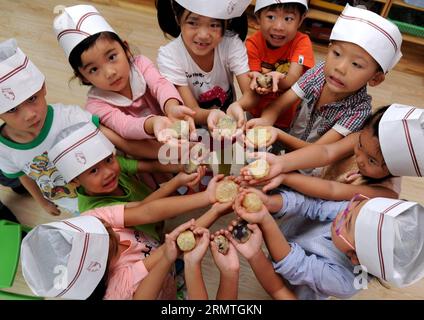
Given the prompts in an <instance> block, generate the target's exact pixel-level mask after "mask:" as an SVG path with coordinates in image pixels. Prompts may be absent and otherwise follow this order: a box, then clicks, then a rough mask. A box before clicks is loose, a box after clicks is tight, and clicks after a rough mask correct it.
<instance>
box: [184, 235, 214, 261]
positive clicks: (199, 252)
mask: <svg viewBox="0 0 424 320" xmlns="http://www.w3.org/2000/svg"><path fill="white" fill-rule="evenodd" d="M193 233H194V235H195V237H196V246H195V247H194V249H193V250H191V251H188V252H184V261H185V262H186V263H190V264H192V265H197V264H200V263H201V262H202V260H203V257H204V256H205V254H206V251H207V250H208V246H209V236H210V235H209V230H208V229H206V228H202V227H197V228H196V229H194V230H193Z"/></svg>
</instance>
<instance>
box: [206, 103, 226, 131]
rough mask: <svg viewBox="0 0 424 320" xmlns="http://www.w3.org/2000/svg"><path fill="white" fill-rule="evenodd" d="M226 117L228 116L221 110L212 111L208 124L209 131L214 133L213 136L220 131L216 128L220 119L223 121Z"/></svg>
mask: <svg viewBox="0 0 424 320" xmlns="http://www.w3.org/2000/svg"><path fill="white" fill-rule="evenodd" d="M225 115H226V114H225V113H224V111H221V110H219V109H212V110H211V111H210V112H209V115H208V119H207V124H208V128H209V131H210V132H211V133H212V135H213V133H214V131H215V132H216V130H218V128H217V127H216V126H217V125H218V121H219V119H221V118H222V117H225Z"/></svg>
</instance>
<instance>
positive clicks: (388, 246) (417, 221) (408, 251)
mask: <svg viewBox="0 0 424 320" xmlns="http://www.w3.org/2000/svg"><path fill="white" fill-rule="evenodd" d="M355 246H356V254H357V256H358V259H359V262H360V264H361V265H363V266H365V267H366V268H367V272H368V273H371V274H373V275H374V276H376V277H378V278H381V279H383V280H385V281H387V282H389V283H391V284H393V285H395V286H397V287H405V286H408V285H410V284H413V283H414V282H416V281H418V280H420V279H421V278H422V277H423V276H424V208H423V207H422V206H421V205H419V204H418V203H416V202H410V201H403V200H398V199H386V198H374V199H371V200H368V201H367V203H366V204H365V205H364V206H363V207H362V208H361V211H360V213H359V215H358V217H357V219H356V223H355Z"/></svg>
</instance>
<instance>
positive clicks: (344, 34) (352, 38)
mask: <svg viewBox="0 0 424 320" xmlns="http://www.w3.org/2000/svg"><path fill="white" fill-rule="evenodd" d="M330 40H340V41H346V42H351V43H354V44H356V45H358V46H360V47H361V48H362V49H364V50H365V51H367V52H368V53H369V54H370V55H371V56H372V57H373V58H374V59H375V61H377V63H378V64H379V65H380V66H381V68H382V69H383V71H384V72H387V71H389V70H390V69H392V68H393V67H394V66H395V65H396V63H398V61H399V59H400V58H401V57H402V53H401V52H400V47H401V45H402V35H401V33H400V31H399V29H398V27H397V26H396V25H395V24H394V23H392V22H390V21H389V20H387V19H385V18H383V17H382V16H380V15H378V14H377V13H374V12H372V11H369V10H366V9H361V8H355V7H351V6H349V4H347V5H346V7H345V8H344V10H343V12H342V13H341V14H340V16H339V18H338V19H337V21H336V23H335V25H334V27H333V30H332V31H331V35H330Z"/></svg>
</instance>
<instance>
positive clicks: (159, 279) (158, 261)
mask: <svg viewBox="0 0 424 320" xmlns="http://www.w3.org/2000/svg"><path fill="white" fill-rule="evenodd" d="M193 224H194V220H190V221H187V222H186V223H183V224H182V225H180V226H178V227H177V228H175V229H174V230H173V231H172V232H171V233H170V234H166V235H165V244H163V245H162V246H161V247H160V248H158V249H157V250H155V251H154V252H153V253H152V255H150V256H149V257H147V258H146V259H144V264H145V267H146V269H147V270H148V271H149V274H148V275H147V276H146V277H145V278H144V279H143V280H142V281H141V283H140V284H139V286H138V288H137V290H136V292H135V293H134V296H133V299H134V300H153V299H156V298H157V296H158V294H159V292H160V290H161V289H162V285H163V282H164V280H165V278H166V275H167V273H168V272H169V269H170V267H171V266H172V264H173V263H174V262H175V259H177V256H178V254H179V250H178V248H177V246H176V243H175V242H176V240H177V237H178V235H179V234H180V233H181V232H183V231H184V230H187V229H189V228H193Z"/></svg>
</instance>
